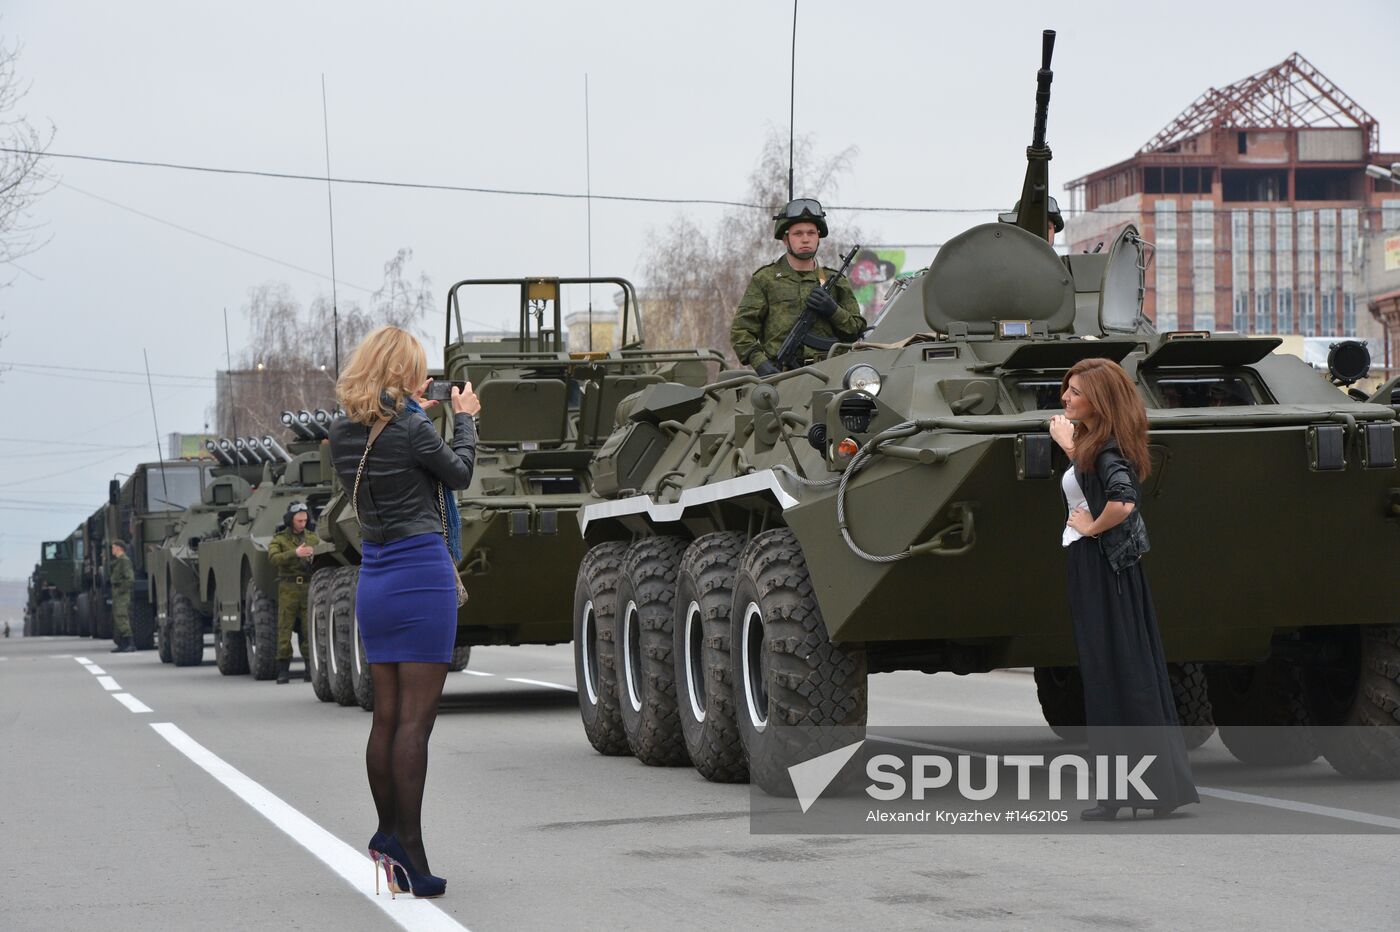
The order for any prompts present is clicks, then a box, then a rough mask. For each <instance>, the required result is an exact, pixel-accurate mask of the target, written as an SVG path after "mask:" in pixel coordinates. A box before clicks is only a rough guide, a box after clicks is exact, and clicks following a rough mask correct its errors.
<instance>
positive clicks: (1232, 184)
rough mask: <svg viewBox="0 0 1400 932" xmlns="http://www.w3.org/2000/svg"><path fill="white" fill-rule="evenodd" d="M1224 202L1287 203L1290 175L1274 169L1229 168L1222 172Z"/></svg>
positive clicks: (1221, 182)
mask: <svg viewBox="0 0 1400 932" xmlns="http://www.w3.org/2000/svg"><path fill="white" fill-rule="evenodd" d="M1220 198H1221V200H1224V201H1231V202H1237V201H1285V200H1287V199H1288V173H1287V172H1284V171H1278V170H1277V169H1272V168H1229V169H1223V170H1221V172H1220Z"/></svg>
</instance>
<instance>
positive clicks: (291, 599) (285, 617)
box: [267, 502, 321, 683]
mask: <svg viewBox="0 0 1400 932" xmlns="http://www.w3.org/2000/svg"><path fill="white" fill-rule="evenodd" d="M310 518H311V516H310V514H309V513H308V512H307V509H306V503H305V502H292V504H291V507H289V508H288V509H287V513H286V515H284V516H283V518H282V527H281V528H280V529H279V530H278V531H277V533H276V534H273V535H272V540H270V541H268V544H267V556H268V559H269V560H271V561H272V565H273V566H274V567H275V568H276V569H277V682H278V683H289V682H291V678H292V674H291V669H292V631H293V630H294V629H295V630H298V631H300V632H301V633H300V635H299V637H298V640H297V644H298V647H299V648H300V650H301V661H302V663H303V664H304V665H305V669H304V671H303V673H302V679H304V680H306V681H308V682H310V680H311V651H310V650H308V649H307V645H308V644H310V643H311V631H310V629H308V628H307V612H306V594H307V592H308V591H309V590H310V588H311V554H312V553H313V552H314V551H315V547H316V545H317V544H319V543H320V542H321V538H319V537H317V536H316V532H315V531H311V530H308V529H307V522H308V521H310ZM298 625H300V626H301V627H300V628H298V627H297V626H298Z"/></svg>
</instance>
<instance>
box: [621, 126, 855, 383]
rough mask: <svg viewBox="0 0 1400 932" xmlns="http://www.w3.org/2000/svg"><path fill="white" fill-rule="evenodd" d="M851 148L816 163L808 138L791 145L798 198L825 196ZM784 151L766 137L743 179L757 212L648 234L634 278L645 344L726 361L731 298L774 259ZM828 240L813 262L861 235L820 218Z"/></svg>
mask: <svg viewBox="0 0 1400 932" xmlns="http://www.w3.org/2000/svg"><path fill="white" fill-rule="evenodd" d="M856 153H857V150H856V148H855V147H854V146H851V147H848V148H846V149H844V150H842V151H841V152H838V153H837V154H835V155H833V156H829V157H826V158H823V159H819V158H818V157H817V156H816V155H815V153H814V152H813V146H812V140H811V137H810V136H802V137H799V138H798V139H797V141H796V145H795V146H794V155H793V168H794V172H793V174H794V177H795V179H796V183H795V188H796V192H795V193H796V194H797V196H799V197H815V198H820V199H825V198H829V197H830V196H832V195H833V194H835V193H836V191H837V189H838V183H839V180H840V177H841V176H842V175H844V174H846V173H847V172H849V171H850V170H851V163H852V160H853V159H854V158H855V156H856ZM787 173H788V149H787V139H786V137H785V135H784V134H781V133H779V132H778V131H777V130H773V131H771V132H770V133H769V135H768V138H767V140H766V141H765V142H764V144H763V149H762V151H761V152H760V153H759V158H758V164H757V165H756V166H755V167H754V170H753V172H752V173H751V174H750V175H749V186H748V191H747V193H746V195H745V197H744V200H745V201H746V202H748V203H750V204H759V205H763V206H761V207H759V208H746V207H736V208H732V209H730V210H727V211H725V213H724V215H723V216H722V217H721V218H720V221H719V223H718V224H717V226H716V227H715V229H713V230H710V231H707V230H705V229H704V228H702V227H701V226H700V225H699V224H697V223H696V222H695V221H694V220H692V219H691V218H690V217H688V216H686V215H684V214H681V215H678V216H677V217H676V218H675V219H674V220H673V221H672V222H671V224H670V225H669V226H668V228H667V229H666V231H665V233H664V234H658V233H657V232H656V231H654V230H653V231H652V233H651V237H650V240H649V244H648V252H647V255H646V257H645V259H644V260H643V264H642V275H643V279H644V280H645V282H646V287H645V289H644V292H645V293H644V294H643V295H642V302H643V305H644V308H645V313H646V323H647V342H648V343H649V344H651V345H652V346H655V347H657V348H662V347H713V348H714V349H718V350H721V351H723V352H724V354H725V355H726V356H729V357H730V358H731V360H732V359H733V353H734V351H733V348H732V347H731V346H730V343H729V328H730V324H731V323H732V322H733V319H734V311H735V309H736V308H738V306H739V299H740V298H742V297H743V295H744V289H746V288H747V287H748V284H749V278H750V277H751V276H752V275H753V272H754V270H755V269H757V268H758V267H759V266H762V265H766V264H767V263H769V262H772V261H773V260H774V259H776V258H778V257H779V256H780V255H782V252H783V247H782V244H781V243H779V242H777V241H776V240H774V239H773V221H772V219H771V218H772V216H773V214H775V213H777V212H778V210H780V209H781V208H782V206H783V205H784V204H785V203H787V199H788V196H787V195H788V192H787ZM828 222H829V223H830V224H831V227H832V231H831V232H832V238H831V239H829V240H827V241H825V242H824V243H823V244H822V252H821V260H822V261H823V262H825V263H827V264H833V259H834V258H835V256H837V255H838V254H839V253H841V252H844V251H845V250H846V248H848V246H847V244H849V243H852V242H860V241H861V240H862V239H863V237H862V234H861V231H860V230H859V229H857V228H855V227H854V226H851V225H849V224H845V223H843V222H841V221H840V220H839V219H836V220H834V222H833V220H829V221H828Z"/></svg>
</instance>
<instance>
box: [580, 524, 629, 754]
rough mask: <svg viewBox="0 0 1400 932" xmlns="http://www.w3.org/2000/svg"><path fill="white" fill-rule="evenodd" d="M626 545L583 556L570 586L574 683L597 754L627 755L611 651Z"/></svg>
mask: <svg viewBox="0 0 1400 932" xmlns="http://www.w3.org/2000/svg"><path fill="white" fill-rule="evenodd" d="M626 554H627V544H625V543H623V542H622V541H608V542H606V543H602V544H599V545H598V546H596V547H594V548H593V549H591V550H589V551H588V553H587V554H586V555H584V558H583V562H582V563H580V564H579V568H578V578H577V580H576V581H575V583H574V682H575V683H577V685H578V711H579V717H580V718H581V719H582V720H583V733H584V734H585V735H587V736H588V743H589V744H591V745H593V749H594V750H595V751H597V752H598V753H599V754H609V755H612V754H626V753H628V748H627V735H626V734H625V733H624V732H623V730H622V711H621V709H620V708H619V707H618V701H619V699H618V685H617V657H616V655H615V654H614V652H613V628H614V618H613V616H614V614H615V613H616V611H617V580H618V576H619V575H620V574H621V573H622V560H623V557H624V556H626Z"/></svg>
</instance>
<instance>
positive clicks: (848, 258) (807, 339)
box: [773, 246, 860, 372]
mask: <svg viewBox="0 0 1400 932" xmlns="http://www.w3.org/2000/svg"><path fill="white" fill-rule="evenodd" d="M859 251H860V247H859V246H852V247H851V251H850V252H848V253H846V255H844V256H843V257H842V258H841V267H840V268H839V269H837V270H836V274H835V275H833V276H831V277H830V278H828V279H827V280H826V281H824V282H822V283H821V284H820V285H818V286H817V287H818V288H822V289H826V288H827V287H828V286H830V285H832V284H834V283H835V282H836V281H837V280H839V279H840V278H841V276H842V275H845V274H846V270H847V269H849V268H850V267H851V262H852V260H854V259H855V257H856V253H857V252H859ZM816 322H817V315H815V314H813V313H812V312H811V311H809V310H807V309H806V308H803V310H802V316H801V317H799V318H797V323H795V324H793V325H792V332H790V333H789V334H788V335H787V339H786V340H784V341H783V348H782V349H780V350H778V355H777V358H775V359H774V360H773V365H775V366H777V367H778V369H779V371H782V372H787V371H788V370H790V369H797V368H800V367H801V366H802V349H803V347H808V348H811V349H814V350H819V351H821V352H826V351H827V350H829V349H831V348H832V347H833V346H835V345H836V342H837V341H836V340H833V339H830V338H827V337H818V336H813V335H812V325H813V324H815V323H816Z"/></svg>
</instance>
